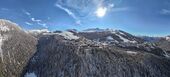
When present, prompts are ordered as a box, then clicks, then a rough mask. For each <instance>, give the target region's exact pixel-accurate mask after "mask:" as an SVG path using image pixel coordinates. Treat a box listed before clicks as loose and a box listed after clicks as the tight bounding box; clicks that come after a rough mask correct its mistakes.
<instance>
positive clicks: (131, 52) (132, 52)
mask: <svg viewBox="0 0 170 77" xmlns="http://www.w3.org/2000/svg"><path fill="white" fill-rule="evenodd" d="M126 53H128V54H134V55H136V54H137V52H134V51H126Z"/></svg>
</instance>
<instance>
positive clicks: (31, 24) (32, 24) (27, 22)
mask: <svg viewBox="0 0 170 77" xmlns="http://www.w3.org/2000/svg"><path fill="white" fill-rule="evenodd" d="M25 24H27V25H33V24H32V23H29V22H25Z"/></svg>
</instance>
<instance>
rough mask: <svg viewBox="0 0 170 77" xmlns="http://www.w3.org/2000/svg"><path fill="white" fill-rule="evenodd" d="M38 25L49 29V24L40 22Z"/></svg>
mask: <svg viewBox="0 0 170 77" xmlns="http://www.w3.org/2000/svg"><path fill="white" fill-rule="evenodd" d="M37 24H38V25H41V26H43V27H44V28H48V26H47V24H45V23H40V22H38V23H37Z"/></svg>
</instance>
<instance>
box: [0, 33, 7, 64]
mask: <svg viewBox="0 0 170 77" xmlns="http://www.w3.org/2000/svg"><path fill="white" fill-rule="evenodd" d="M7 39H8V37H7V36H5V35H2V34H0V56H1V60H2V62H4V60H3V51H2V45H3V42H4V41H5V40H7Z"/></svg>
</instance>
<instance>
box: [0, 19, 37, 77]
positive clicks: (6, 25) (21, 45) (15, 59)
mask: <svg viewBox="0 0 170 77" xmlns="http://www.w3.org/2000/svg"><path fill="white" fill-rule="evenodd" d="M36 43H37V42H36V38H34V37H33V36H31V35H29V34H27V33H26V32H24V31H23V30H22V29H21V28H20V27H19V26H18V25H17V24H15V23H12V22H10V21H7V20H3V19H0V77H19V76H20V75H21V72H22V70H23V68H24V67H25V66H26V64H27V62H28V60H29V59H30V58H31V57H32V56H33V54H34V53H35V51H36Z"/></svg>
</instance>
